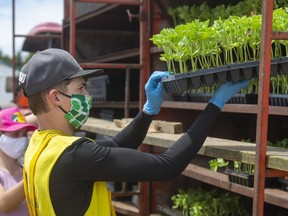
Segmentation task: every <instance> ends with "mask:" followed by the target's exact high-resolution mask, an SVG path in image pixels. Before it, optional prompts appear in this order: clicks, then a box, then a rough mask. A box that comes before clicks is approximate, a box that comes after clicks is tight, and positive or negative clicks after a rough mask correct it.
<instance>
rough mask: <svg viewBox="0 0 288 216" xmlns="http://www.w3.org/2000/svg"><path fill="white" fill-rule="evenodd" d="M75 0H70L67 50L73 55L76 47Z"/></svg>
mask: <svg viewBox="0 0 288 216" xmlns="http://www.w3.org/2000/svg"><path fill="white" fill-rule="evenodd" d="M75 13H76V10H75V0H70V44H69V52H70V54H71V55H72V56H73V57H75V54H76V53H75V47H76V44H75V43H76V40H75V38H76V35H75V33H76V23H75V22H76V21H75V16H76V15H75Z"/></svg>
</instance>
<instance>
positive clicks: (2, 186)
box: [0, 107, 37, 216]
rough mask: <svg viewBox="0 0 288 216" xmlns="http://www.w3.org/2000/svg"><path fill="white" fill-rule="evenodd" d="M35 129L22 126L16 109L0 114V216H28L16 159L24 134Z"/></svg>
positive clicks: (22, 119) (23, 144)
mask: <svg viewBox="0 0 288 216" xmlns="http://www.w3.org/2000/svg"><path fill="white" fill-rule="evenodd" d="M36 128H37V127H36V125H34V124H28V123H27V122H26V120H25V117H24V116H23V114H22V113H21V111H20V110H19V108H18V107H11V108H7V109H3V110H1V111H0V133H1V137H0V216H4V215H10V216H12V215H13V216H26V215H27V216H28V215H29V211H28V208H27V204H26V201H25V194H24V186H23V171H22V169H23V167H22V165H21V164H20V163H19V161H18V159H19V158H20V157H21V156H23V154H24V152H25V150H26V147H27V144H28V138H27V132H29V131H34V130H35V129H36Z"/></svg>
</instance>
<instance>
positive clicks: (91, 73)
mask: <svg viewBox="0 0 288 216" xmlns="http://www.w3.org/2000/svg"><path fill="white" fill-rule="evenodd" d="M103 72H104V70H103V69H94V70H80V71H79V72H77V73H75V74H73V75H72V76H70V77H68V79H73V78H77V77H85V78H89V77H94V76H99V75H101V74H103Z"/></svg>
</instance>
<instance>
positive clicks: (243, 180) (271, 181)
mask: <svg viewBox="0 0 288 216" xmlns="http://www.w3.org/2000/svg"><path fill="white" fill-rule="evenodd" d="M224 173H225V174H227V175H228V179H229V181H230V182H233V183H236V184H240V185H243V186H246V187H253V186H254V175H253V174H248V173H246V172H242V171H236V170H233V169H230V168H226V169H225V171H224ZM265 187H273V188H274V187H276V188H277V187H279V182H278V177H267V178H266V179H265Z"/></svg>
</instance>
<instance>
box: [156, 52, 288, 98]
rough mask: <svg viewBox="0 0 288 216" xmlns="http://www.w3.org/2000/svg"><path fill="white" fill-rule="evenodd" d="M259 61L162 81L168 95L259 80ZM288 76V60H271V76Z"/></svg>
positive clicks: (216, 68)
mask: <svg viewBox="0 0 288 216" xmlns="http://www.w3.org/2000/svg"><path fill="white" fill-rule="evenodd" d="M258 74H259V60H257V61H250V62H243V63H235V64H230V65H223V66H219V67H213V68H208V69H200V70H197V71H193V72H188V73H180V74H175V75H168V76H166V77H163V78H162V79H161V82H162V83H163V84H164V89H165V91H166V92H167V93H181V92H184V91H186V90H192V89H198V88H201V87H211V86H213V85H215V84H224V83H226V82H232V83H233V82H238V81H241V80H250V79H252V78H258ZM278 74H284V75H287V74H288V58H287V57H281V58H274V59H271V72H270V75H271V76H276V75H278Z"/></svg>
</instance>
